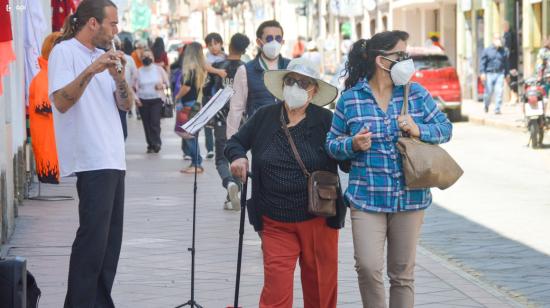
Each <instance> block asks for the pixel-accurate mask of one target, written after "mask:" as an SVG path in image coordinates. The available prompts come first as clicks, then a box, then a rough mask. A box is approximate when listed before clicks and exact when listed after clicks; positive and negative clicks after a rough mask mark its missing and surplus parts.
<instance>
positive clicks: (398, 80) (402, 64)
mask: <svg viewBox="0 0 550 308" xmlns="http://www.w3.org/2000/svg"><path fill="white" fill-rule="evenodd" d="M385 70H386V71H389V72H390V77H391V80H392V81H393V84H394V85H396V86H402V85H406V84H407V83H408V82H409V81H410V80H411V78H412V76H413V75H414V72H415V71H416V69H415V68H414V61H413V59H407V60H403V61H399V62H394V64H392V66H390V69H389V70H388V69H385Z"/></svg>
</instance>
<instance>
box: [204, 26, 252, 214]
mask: <svg viewBox="0 0 550 308" xmlns="http://www.w3.org/2000/svg"><path fill="white" fill-rule="evenodd" d="M249 44H250V40H249V39H248V37H247V36H246V35H244V34H240V33H237V34H235V35H233V36H232V37H231V42H230V44H229V55H228V56H227V57H226V59H225V60H223V61H218V62H215V63H214V64H212V66H213V67H214V68H216V69H222V70H225V71H226V72H227V77H226V78H223V79H222V78H221V77H220V76H218V75H213V76H212V77H211V78H210V79H209V81H208V83H207V85H206V86H205V89H211V91H212V92H211V93H216V92H217V91H218V90H219V89H222V88H224V87H225V86H227V85H232V84H233V79H234V78H235V74H236V73H237V69H238V68H239V67H240V66H242V65H243V64H244V62H243V61H241V57H242V55H243V54H244V53H245V52H246V48H247V47H248V45H249ZM228 113H229V103H228V104H227V105H226V106H225V107H223V108H222V109H221V110H220V111H219V112H218V113H217V114H216V116H215V117H214V119H213V121H214V123H213V124H214V139H215V152H216V153H215V159H216V169H217V170H218V174H219V175H220V178H221V179H222V184H223V187H225V188H226V189H227V199H226V201H225V202H224V207H223V208H224V209H225V210H229V209H233V210H235V211H238V210H240V199H239V190H240V189H239V183H238V182H237V180H236V179H234V178H233V176H232V175H231V171H230V170H229V163H228V162H227V159H226V158H225V156H224V154H223V151H224V148H225V143H226V142H227V138H226V130H227V123H226V119H227V114H228Z"/></svg>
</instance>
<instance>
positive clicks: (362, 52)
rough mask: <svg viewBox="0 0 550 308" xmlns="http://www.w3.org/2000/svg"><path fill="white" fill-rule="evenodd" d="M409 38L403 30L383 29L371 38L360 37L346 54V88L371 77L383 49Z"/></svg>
mask: <svg viewBox="0 0 550 308" xmlns="http://www.w3.org/2000/svg"><path fill="white" fill-rule="evenodd" d="M408 39H409V34H408V33H407V32H405V31H399V30H394V31H384V32H380V33H377V34H375V35H374V36H373V37H372V38H370V39H368V40H365V39H360V40H358V41H357V42H355V43H354V44H353V46H352V47H351V50H350V52H349V54H348V61H347V62H346V69H345V71H344V74H343V75H344V76H345V75H347V76H348V78H347V79H346V82H345V86H346V87H345V88H346V90H347V89H349V88H351V87H353V86H354V85H355V84H356V83H357V82H358V81H359V80H361V79H363V78H366V79H367V80H369V79H371V78H372V76H373V75H374V72H375V71H376V62H375V59H376V57H377V56H379V55H381V54H382V52H381V51H383V50H391V49H392V48H394V47H395V45H397V43H398V42H399V41H406V40H408Z"/></svg>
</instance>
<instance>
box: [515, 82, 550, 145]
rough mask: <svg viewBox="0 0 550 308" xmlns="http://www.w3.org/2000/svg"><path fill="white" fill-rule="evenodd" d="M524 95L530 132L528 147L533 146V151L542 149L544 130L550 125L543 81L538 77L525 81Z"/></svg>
mask: <svg viewBox="0 0 550 308" xmlns="http://www.w3.org/2000/svg"><path fill="white" fill-rule="evenodd" d="M545 77H546V76H545ZM543 80H544V79H543ZM523 93H524V94H523V96H522V101H523V114H524V116H525V120H526V122H527V130H528V132H529V142H528V143H527V146H529V145H531V147H532V148H533V149H536V148H540V147H542V141H543V139H544V130H545V128H546V126H547V124H548V123H550V122H549V121H548V119H547V118H546V103H547V102H546V91H545V90H544V87H543V82H542V80H541V79H539V78H536V77H531V78H528V79H527V80H525V82H524V91H523Z"/></svg>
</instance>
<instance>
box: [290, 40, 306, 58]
mask: <svg viewBox="0 0 550 308" xmlns="http://www.w3.org/2000/svg"><path fill="white" fill-rule="evenodd" d="M305 51H306V39H305V37H303V36H301V35H299V36H298V38H297V39H296V42H295V43H294V46H293V47H292V58H299V57H301V56H302V55H303V54H304V52H305Z"/></svg>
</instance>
